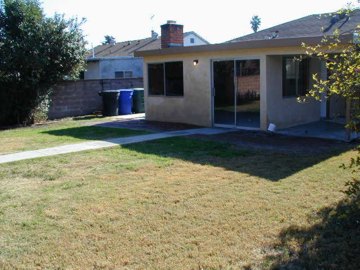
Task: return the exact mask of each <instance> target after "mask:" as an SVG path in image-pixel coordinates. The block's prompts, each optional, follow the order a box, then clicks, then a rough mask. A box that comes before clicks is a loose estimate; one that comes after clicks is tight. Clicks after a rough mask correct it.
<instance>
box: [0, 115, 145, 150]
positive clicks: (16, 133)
mask: <svg viewBox="0 0 360 270" xmlns="http://www.w3.org/2000/svg"><path fill="white" fill-rule="evenodd" d="M106 119H108V120H110V119H111V118H97V117H94V118H91V117H90V119H88V118H75V119H70V118H69V119H64V120H59V121H53V122H47V123H45V124H43V125H35V126H32V127H24V128H15V129H8V130H3V131H0V141H1V144H2V145H1V147H0V154H8V153H13V152H20V151H26V150H36V149H41V148H46V147H52V146H58V145H64V144H71V143H77V142H81V141H85V140H99V139H107V138H114V137H125V136H132V135H140V134H146V133H148V132H144V131H136V130H129V129H119V128H106V127H99V126H89V125H90V124H91V123H96V122H99V121H101V120H102V121H104V120H106Z"/></svg>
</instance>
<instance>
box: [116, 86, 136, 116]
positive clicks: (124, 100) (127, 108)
mask: <svg viewBox="0 0 360 270" xmlns="http://www.w3.org/2000/svg"><path fill="white" fill-rule="evenodd" d="M133 92H134V91H133V90H132V89H120V96H119V115H124V114H131V109H132V96H133Z"/></svg>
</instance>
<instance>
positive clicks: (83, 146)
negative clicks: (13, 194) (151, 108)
mask: <svg viewBox="0 0 360 270" xmlns="http://www.w3.org/2000/svg"><path fill="white" fill-rule="evenodd" d="M230 131H233V130H231V129H220V128H198V129H186V130H177V131H168V132H161V133H153V134H147V135H139V136H131V137H121V138H114V139H108V140H102V141H89V142H83V143H77V144H68V145H63V146H56V147H51V148H45V149H39V150H33V151H25V152H18V153H14V154H7V155H0V164H2V163H9V162H14V161H19V160H25V159H32V158H39V157H48V156H55V155H61V154H68V153H74V152H80V151H86V150H95V149H100V148H107V147H113V146H117V145H125V144H131V143H139V142H146V141H152V140H157V139H164V138H170V137H178V136H187V135H194V134H201V135H214V134H221V133H226V132H230Z"/></svg>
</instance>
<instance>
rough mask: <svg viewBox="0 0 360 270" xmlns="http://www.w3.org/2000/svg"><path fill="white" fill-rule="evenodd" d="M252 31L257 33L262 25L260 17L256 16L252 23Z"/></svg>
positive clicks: (253, 17)
mask: <svg viewBox="0 0 360 270" xmlns="http://www.w3.org/2000/svg"><path fill="white" fill-rule="evenodd" d="M250 25H251V29H252V30H253V31H254V33H256V32H257V31H258V29H259V27H260V25H261V19H260V18H259V16H258V15H254V16H252V18H251V21H250Z"/></svg>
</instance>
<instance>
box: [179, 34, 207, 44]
mask: <svg viewBox="0 0 360 270" xmlns="http://www.w3.org/2000/svg"><path fill="white" fill-rule="evenodd" d="M192 38H193V39H194V43H191V39H192ZM206 44H207V43H206V42H204V41H203V40H202V39H200V38H198V37H197V36H196V35H194V34H192V33H190V34H188V35H186V36H185V37H184V46H198V45H206Z"/></svg>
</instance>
